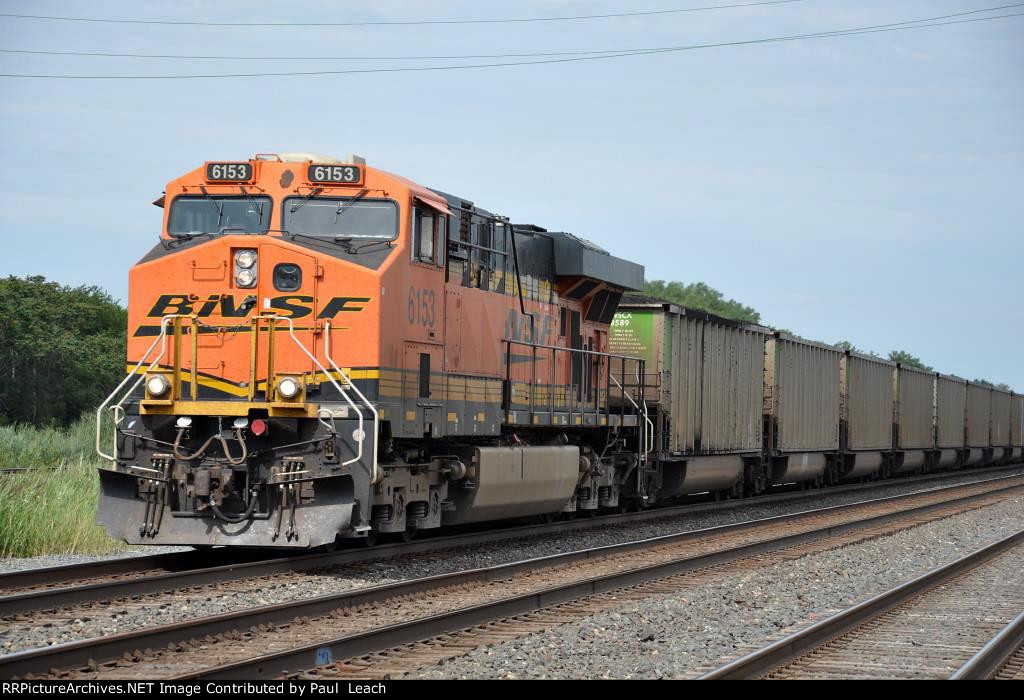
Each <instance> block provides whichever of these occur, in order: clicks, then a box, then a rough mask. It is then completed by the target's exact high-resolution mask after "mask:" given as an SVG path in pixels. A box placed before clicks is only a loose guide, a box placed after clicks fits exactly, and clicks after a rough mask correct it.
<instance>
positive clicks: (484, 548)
mask: <svg viewBox="0 0 1024 700" xmlns="http://www.w3.org/2000/svg"><path fill="white" fill-rule="evenodd" d="M1004 473H1005V474H1007V475H1009V474H1010V473H1024V469H1020V470H1013V471H1012V472H1011V471H1007V472H1004ZM976 480H978V476H977V475H971V474H969V473H965V474H963V475H962V476H959V477H956V478H953V479H950V480H947V481H943V482H941V484H939V483H936V482H929V483H927V484H924V485H922V484H920V483H900V482H894V483H885V484H882V485H879V486H878V487H877V488H872V489H868V490H866V491H861V492H857V493H845V494H829V493H828V492H827V491H823V492H821V493H820V494H819V498H818V499H817V500H815V501H814V502H813V504H811V503H809V502H807V501H802V502H800V503H790V504H744V503H739V502H738V504H737V507H736V508H731V509H728V510H725V511H719V512H714V513H704V514H700V515H679V516H675V517H671V518H666V519H664V520H657V521H647V522H642V523H632V524H625V525H617V526H609V527H602V528H596V529H594V530H583V531H575V532H568V533H566V534H565V535H563V536H550V535H549V536H546V537H535V538H531V539H520V540H508V541H503V542H495V543H489V544H485V545H478V546H474V547H461V548H458V549H453V550H448V551H445V552H443V553H440V554H439V553H437V552H434V553H427V554H421V555H411V556H408V557H403V558H401V559H395V560H389V559H382V560H375V561H370V562H362V563H359V564H355V565H348V566H340V567H333V568H330V569H324V570H319V571H312V572H303V573H302V574H288V575H279V576H275V577H266V578H261V579H257V580H240V581H229V582H224V583H221V584H214V585H210V586H205V587H203V588H200V589H193V590H191V591H189V592H188V595H187V596H186V597H181V596H177V597H174V598H171V597H170V596H168V595H167V594H155V595H151V596H143V597H141V598H138V599H133V600H120V601H113V602H110V603H96V604H91V605H88V606H81V607H79V608H72V609H71V610H70V614H68V615H64V616H63V617H64V622H63V623H62V624H53V623H47V624H38V625H33V624H32V623H26V622H17V621H11V620H3V621H0V653H12V652H14V651H20V650H24V649H30V648H34V647H39V646H49V645H53V644H58V643H62V642H68V641H75V640H79V639H85V638H90V637H97V636H106V635H111V634H117V633H120V632H126V631H130V630H135V629H139V628H142V627H147V626H153V625H157V624H169V623H173V622H180V621H184V620H189V619H194V618H197V617H205V616H209V615H215V614H219V613H223V612H230V611H234V610H240V609H243V608H249V607H254V606H259V605H270V604H276V603H282V602H287V601H292V600H299V599H306V598H312V597H315V596H320V595H327V594H330V593H339V592H342V591H347V590H352V589H356V588H366V587H370V586H375V585H380V584H384V583H392V582H395V581H401V580H405V579H409V578H415V577H420V576H431V575H437V574H442V573H448V572H452V571H459V570H464V569H471V568H478V567H484V566H491V565H494V564H499V563H505V562H512V561H519V560H522V559H528V558H532V557H540V556H546V555H550V554H556V553H561V552H566V551H572V550H577V549H583V548H588V547H595V546H600V545H608V544H617V543H620V542H626V541H630V540H635V539H641V538H646V537H656V536H660V535H666V534H671V533H675V532H680V531H686V530H695V529H701V528H706V527H713V526H717V525H725V524H729V523H734V522H741V521H746V520H753V519H758V518H765V517H770V516H775V515H782V514H785V513H791V512H798V511H803V510H808V509H810V508H818V507H824V506H832V505H842V504H845V503H851V502H857V501H863V500H866V499H869V498H877V497H881V496H891V495H897V494H901V493H908V492H912V491H920V490H922V489H925V488H933V487H936V486H939V485H942V486H946V485H953V484H955V483H963V482H968V481H976ZM146 550H148V551H143V552H140V551H138V550H131V551H130V552H128V553H126V555H138V554H150V553H152V551H153V550H157V551H172V550H171V548H166V549H165V548H146ZM99 558H109V557H96V559H99ZM86 560H88V558H85V557H35V558H33V559H32V560H13V561H15V562H19V563H24V564H25V566H19V567H17V568H29V567H30V566H31V565H32V564H30V563H29V562H32V563H34V564H35V565H37V566H54V565H59V564H67V563H73V562H74V561H86ZM0 566H2V564H0ZM0 570H3V569H2V568H0Z"/></svg>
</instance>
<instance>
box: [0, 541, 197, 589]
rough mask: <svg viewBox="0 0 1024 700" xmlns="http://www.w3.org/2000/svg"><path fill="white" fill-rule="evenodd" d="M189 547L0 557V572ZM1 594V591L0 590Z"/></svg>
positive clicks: (142, 547) (166, 551) (179, 549)
mask: <svg viewBox="0 0 1024 700" xmlns="http://www.w3.org/2000/svg"><path fill="white" fill-rule="evenodd" d="M190 551H193V550H192V548H191V547H145V546H141V547H132V548H131V549H124V550H121V551H119V552H108V553H107V554H103V555H90V554H43V555H41V556H38V557H21V558H16V559H15V558H10V559H0V574H4V573H7V572H9V571H25V570H27V569H48V568H50V567H51V566H70V565H72V564H86V563H88V562H93V561H99V560H101V559H103V560H106V559H132V558H135V557H147V556H151V555H153V554H170V553H171V552H190ZM0 595H3V591H0Z"/></svg>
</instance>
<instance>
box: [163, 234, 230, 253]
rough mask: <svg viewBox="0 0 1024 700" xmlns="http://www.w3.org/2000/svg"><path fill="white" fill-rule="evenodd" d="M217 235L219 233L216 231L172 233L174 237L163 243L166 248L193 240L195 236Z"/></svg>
mask: <svg viewBox="0 0 1024 700" xmlns="http://www.w3.org/2000/svg"><path fill="white" fill-rule="evenodd" d="M216 235H217V232H216V231H193V232H192V233H172V234H171V236H173V238H171V240H169V241H164V242H163V244H164V248H167V249H170V248H173V247H174V246H175V245H177V244H181V243H184V242H186V241H191V240H192V239H193V238H199V237H200V236H216Z"/></svg>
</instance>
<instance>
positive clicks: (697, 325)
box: [611, 297, 767, 498]
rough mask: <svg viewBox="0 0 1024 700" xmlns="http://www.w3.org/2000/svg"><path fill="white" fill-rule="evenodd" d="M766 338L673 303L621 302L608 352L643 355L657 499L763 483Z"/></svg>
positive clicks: (759, 486) (734, 490) (755, 487)
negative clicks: (657, 472)
mask: <svg viewBox="0 0 1024 700" xmlns="http://www.w3.org/2000/svg"><path fill="white" fill-rule="evenodd" d="M766 336H767V331H766V329H764V328H760V327H756V326H749V325H745V324H742V323H737V322H735V321H729V320H726V319H722V318H719V317H716V316H714V315H711V314H708V313H705V312H702V311H694V310H692V309H686V308H682V307H680V306H676V305H674V304H669V303H661V302H649V301H647V300H645V299H643V298H641V297H627V298H626V300H625V301H624V303H623V304H622V305H620V307H619V312H618V313H617V314H616V316H615V319H614V320H613V321H612V327H611V351H612V352H613V353H616V354H620V355H637V356H639V357H642V358H643V359H644V360H645V366H646V368H647V373H648V374H647V376H648V380H647V382H646V383H647V385H648V387H649V388H648V390H647V397H648V403H649V405H650V407H651V416H652V420H653V422H654V426H655V438H654V441H653V444H654V446H655V451H656V454H655V456H656V459H657V461H658V462H659V463H660V471H661V476H660V483H659V484H658V494H659V496H660V497H662V498H669V497H673V496H680V495H685V494H694V493H703V492H706V491H711V492H728V493H733V494H739V493H740V492H741V491H742V489H743V487H744V484H746V485H747V486H748V489H747V490H748V492H749V491H751V490H753V491H758V490H762V489H763V488H764V485H765V484H764V476H763V474H761V472H760V453H761V448H762V435H761V432H762V430H761V420H762V419H761V407H762V399H763V396H762V392H763V377H764V341H765V338H766Z"/></svg>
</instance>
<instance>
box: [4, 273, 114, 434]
mask: <svg viewBox="0 0 1024 700" xmlns="http://www.w3.org/2000/svg"><path fill="white" fill-rule="evenodd" d="M127 323H128V313H127V311H126V310H125V309H124V307H122V306H121V305H120V304H119V303H118V302H117V301H116V300H115V299H114V298H113V297H111V296H110V295H109V294H108V293H107V292H105V291H103V290H102V289H100V288H99V287H94V286H81V287H69V286H65V285H61V284H58V283H56V282H48V281H47V280H46V279H45V278H43V277H14V276H11V277H7V278H0V377H2V379H0V425H6V424H11V423H28V424H32V425H36V426H58V425H59V426H65V425H69V424H70V423H72V422H74V421H75V420H76V419H78V418H79V417H80V416H81V415H82V413H83V412H85V411H89V410H93V409H95V408H96V407H97V406H98V405H99V403H100V402H101V401H102V400H103V399H104V398H105V397H106V396H107V394H109V393H110V391H111V389H113V388H114V387H115V386H116V385H117V383H118V382H119V381H121V379H122V378H123V377H124V373H125V351H126V348H125V345H126V342H125V333H126V326H127Z"/></svg>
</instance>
